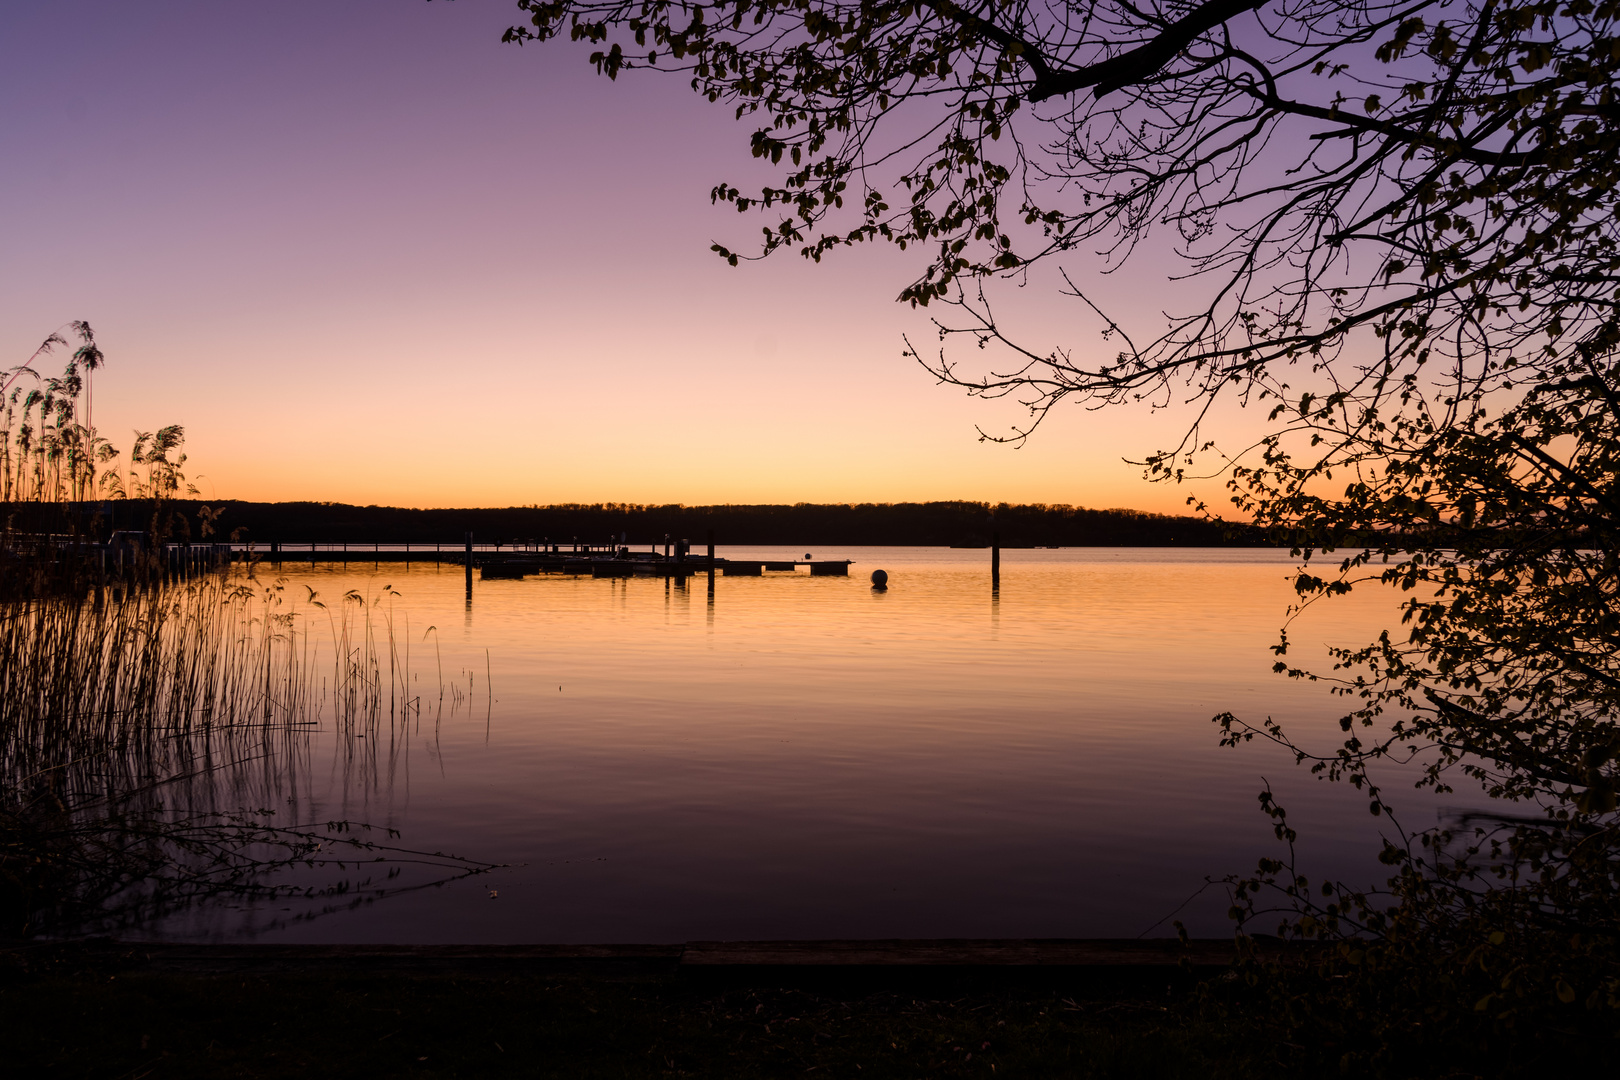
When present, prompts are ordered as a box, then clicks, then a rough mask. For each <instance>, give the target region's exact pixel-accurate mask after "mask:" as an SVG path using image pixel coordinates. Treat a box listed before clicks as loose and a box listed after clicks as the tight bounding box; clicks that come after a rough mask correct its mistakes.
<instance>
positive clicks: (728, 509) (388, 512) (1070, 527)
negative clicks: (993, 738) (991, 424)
mask: <svg viewBox="0 0 1620 1080" xmlns="http://www.w3.org/2000/svg"><path fill="white" fill-rule="evenodd" d="M167 505H168V507H169V509H171V510H174V511H178V515H177V516H178V517H179V518H181V519H192V520H197V519H198V517H199V512H200V511H202V510H203V509H204V508H205V506H206V508H207V509H208V511H209V516H213V515H215V514H217V517H218V520H217V523H216V525H215V526H214V527H215V529H216V530H217V531H218V533H219V534H221V535H231V534H233V533H237V534H238V535H239V536H240V537H242V538H243V539H248V540H253V541H257V542H261V543H268V542H269V541H272V540H280V541H298V540H321V541H336V540H379V541H384V542H394V543H399V542H404V541H411V542H423V543H430V542H433V541H441V542H444V541H454V540H459V539H461V537H462V535H463V534H464V533H466V532H469V531H470V532H472V533H473V534H474V536H475V538H476V539H477V540H478V541H480V542H488V541H502V542H509V541H512V540H539V539H542V538H546V537H549V538H550V539H552V540H553V541H563V542H567V541H571V540H572V539H574V538H576V537H577V538H579V539H580V540H590V541H593V542H597V543H600V542H602V541H603V540H606V539H607V538H609V537H618V536H619V535H621V534H624V535H626V536H627V537H628V538H629V540H630V542H632V543H651V542H654V541H659V542H661V541H662V540H663V538H664V537H665V536H666V535H668V536H669V537H671V538H673V539H677V540H678V539H686V540H690V541H692V542H693V543H694V544H701V543H703V542H704V541H705V540H706V538H707V536H708V534H709V531H710V530H713V532H714V537H715V542H716V543H720V544H793V545H810V546H815V545H822V546H826V545H832V544H845V545H848V544H919V545H951V544H958V545H985V544H988V543H989V542H990V538H991V534H992V533H993V532H994V533H999V534H1000V538H1001V543H1002V544H1003V545H1004V546H1008V547H1019V546H1023V547H1046V546H1062V547H1071V546H1074V547H1079V546H1100V547H1112V546H1144V547H1153V546H1178V547H1209V546H1217V545H1227V544H1257V543H1263V542H1264V538H1263V537H1262V536H1261V535H1260V534H1259V533H1257V532H1256V531H1254V530H1252V529H1250V528H1248V527H1247V526H1241V525H1240V526H1232V525H1223V524H1222V523H1220V522H1216V521H1210V520H1206V519H1203V518H1193V517H1174V516H1171V515H1167V514H1148V513H1142V512H1140V511H1136V510H1088V509H1085V508H1082V507H1075V506H1065V505H1048V504H1045V503H1033V504H1027V505H1010V504H1006V503H1002V504H1000V505H996V506H992V505H991V504H989V503H978V502H930V503H860V504H853V505H851V504H823V503H796V504H794V505H791V506H787V505H780V506H772V505H763V506H743V505H725V506H681V505H679V504H670V505H665V506H643V505H637V504H634V503H595V504H579V503H567V504H562V505H557V506H512V507H505V508H481V509H440V510H412V509H406V508H401V507H393V506H349V505H346V504H343V503H319V502H284V503H256V502H237V501H225V502H218V501H215V502H210V503H207V504H204V503H202V502H200V501H197V500H191V501H187V500H178V501H173V502H170V503H168V504H167ZM104 506H105V511H106V516H107V517H108V519H109V520H106V521H105V522H104V524H103V526H102V527H103V528H107V527H112V528H130V529H139V528H144V527H145V524H144V523H145V522H146V521H148V520H149V519H150V518H151V506H150V505H149V504H148V503H146V502H145V501H144V500H126V501H118V502H109V503H106V504H104ZM238 530H240V532H239V533H238Z"/></svg>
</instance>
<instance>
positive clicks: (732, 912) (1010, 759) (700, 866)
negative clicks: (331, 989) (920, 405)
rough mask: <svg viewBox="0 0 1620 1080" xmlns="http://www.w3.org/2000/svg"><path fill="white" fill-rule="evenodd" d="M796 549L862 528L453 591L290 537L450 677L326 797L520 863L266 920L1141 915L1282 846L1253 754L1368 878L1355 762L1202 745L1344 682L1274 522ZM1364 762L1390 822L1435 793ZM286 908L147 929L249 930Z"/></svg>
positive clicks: (555, 937)
mask: <svg viewBox="0 0 1620 1080" xmlns="http://www.w3.org/2000/svg"><path fill="white" fill-rule="evenodd" d="M803 551H804V549H803V548H797V549H793V550H792V551H789V550H787V549H781V550H777V549H748V550H743V549H735V548H734V549H722V551H721V552H720V554H721V555H726V556H733V557H760V558H767V559H768V558H772V557H774V558H778V559H785V558H790V557H796V556H798V555H802V554H803ZM815 556H816V558H818V559H819V558H827V559H833V558H851V559H854V560H855V561H856V562H855V566H854V567H853V568H852V569H853V574H852V576H851V577H849V578H811V577H809V576H808V575H805V574H803V573H802V572H801V573H800V574H799V575H796V576H789V575H780V576H771V575H767V576H765V577H763V578H736V579H727V578H725V577H721V578H720V579H719V580H718V581H717V582H716V586H715V589H714V592H713V594H712V595H711V594H710V593H709V591H708V588H707V583H706V582H705V580H704V579H703V578H702V577H698V578H694V579H692V580H691V581H690V582H685V583H683V582H680V581H670V580H664V579H654V578H647V579H641V578H635V579H619V580H612V579H603V580H596V579H590V578H549V579H548V578H543V577H541V578H536V577H530V578H527V579H524V580H514V581H480V582H478V583H477V584H476V587H475V593H474V599H473V602H472V603H471V605H470V606H468V605H467V604H466V602H465V599H464V583H463V578H462V574H461V571H460V569H459V568H455V567H446V568H443V569H442V570H436V569H435V568H434V567H432V566H431V565H429V566H425V567H424V566H413V567H411V568H409V569H406V568H403V567H400V566H388V565H384V566H382V567H379V568H377V569H376V571H375V572H373V571H372V569H371V568H369V567H360V566H353V565H351V566H349V567H347V568H342V567H331V568H329V567H315V568H310V567H307V566H300V567H295V566H292V565H290V564H289V565H288V566H286V567H284V568H282V569H281V571H280V574H281V576H282V579H283V580H284V582H285V583H286V587H287V588H289V589H293V588H295V587H310V588H314V589H316V590H317V591H318V592H319V593H321V594H322V595H341V594H342V593H343V592H344V591H345V590H348V589H351V588H353V589H361V590H365V589H370V590H372V591H373V592H375V591H376V590H378V589H379V588H380V586H381V585H382V584H385V583H386V584H388V585H391V586H392V587H393V588H394V589H395V590H397V591H398V592H399V593H400V594H401V596H400V597H399V598H398V599H397V600H396V601H395V605H396V611H399V612H404V613H408V614H409V617H410V619H411V622H412V625H413V626H418V627H421V626H426V625H429V624H432V625H436V626H437V627H439V628H440V637H441V642H440V647H441V650H442V653H441V657H440V661H439V662H440V663H442V666H443V670H444V672H445V676H444V677H445V682H446V684H447V686H449V687H450V688H451V690H452V692H454V693H456V694H461V695H464V699H463V700H464V701H465V703H466V704H467V705H469V706H471V707H470V708H468V709H465V710H463V711H461V712H459V713H458V714H457V715H456V716H455V717H454V718H450V719H446V720H445V721H444V722H443V723H442V724H441V725H440V726H439V728H438V729H437V732H436V737H435V738H434V739H431V740H429V739H426V738H418V737H416V736H414V735H413V737H412V740H411V741H410V743H409V745H408V750H409V752H408V753H406V754H404V755H402V756H400V757H399V758H397V760H396V764H395V772H394V776H395V781H394V783H395V786H394V787H393V789H392V790H391V791H390V790H388V789H387V788H386V787H385V786H383V785H373V786H372V787H371V788H369V789H368V791H369V794H367V795H364V796H362V795H360V794H359V793H357V792H356V791H354V790H351V789H350V788H349V787H348V786H347V784H348V781H346V780H345V779H344V775H343V772H342V768H341V767H340V763H339V762H337V761H336V760H335V759H332V760H316V761H315V762H313V763H312V766H311V768H310V770H309V776H310V777H311V778H312V781H313V782H314V784H315V787H314V789H313V790H311V791H310V792H309V793H308V796H307V797H308V800H309V805H310V806H312V807H317V808H319V809H318V810H317V816H323V815H324V816H335V815H337V814H338V810H337V808H339V807H342V808H343V810H342V814H344V815H347V814H348V813H349V812H350V811H349V808H350V807H363V811H364V814H365V815H366V816H369V817H370V819H371V820H373V821H376V822H377V823H378V824H382V825H386V826H390V827H393V828H397V829H399V830H401V831H402V832H403V834H404V835H405V836H406V837H408V838H409V840H410V842H411V845H412V846H413V847H418V848H422V849H426V850H454V851H458V852H460V853H463V854H466V855H470V856H474V857H478V858H483V859H488V860H492V861H499V862H503V863H513V864H520V865H515V866H513V867H511V868H509V869H506V870H503V871H499V872H497V874H496V875H495V876H494V877H492V878H485V879H480V880H478V881H475V882H466V883H461V884H453V885H450V886H447V887H445V888H443V889H437V890H432V891H429V892H423V893H418V894H414V895H411V896H406V897H401V898H399V899H397V900H393V901H390V902H388V903H386V904H380V905H375V906H372V907H369V908H367V909H365V910H364V911H357V912H354V913H352V914H338V915H334V916H332V917H330V918H326V919H321V920H317V921H313V922H309V923H300V924H294V925H288V926H279V927H272V928H271V929H270V930H269V931H268V932H266V933H265V939H266V940H306V941H356V942H369V941H394V942H411V941H416V942H502V941H505V942H535V941H556V942H567V941H681V940H692V939H724V938H731V939H738V938H755V939H765V938H817V937H854V938H859V937H1049V936H1069V937H1090V936H1135V935H1137V934H1139V933H1142V932H1144V931H1147V930H1150V929H1151V928H1153V927H1154V926H1155V924H1158V925H1157V929H1156V930H1155V931H1154V932H1155V933H1161V934H1164V933H1169V932H1170V931H1169V929H1168V923H1167V922H1163V923H1160V920H1161V919H1162V918H1164V917H1167V916H1169V915H1170V914H1171V913H1172V912H1173V911H1176V910H1177V909H1178V905H1181V904H1182V903H1183V901H1185V900H1187V898H1188V896H1189V895H1190V894H1192V893H1194V892H1195V891H1196V890H1197V888H1198V887H1199V885H1200V884H1201V883H1202V882H1203V880H1204V879H1205V877H1206V876H1207V875H1215V876H1219V875H1223V874H1226V873H1229V872H1241V871H1247V870H1248V869H1250V868H1251V867H1252V864H1253V861H1254V859H1255V857H1256V856H1258V855H1260V854H1262V853H1274V850H1273V847H1272V843H1273V841H1272V840H1271V834H1270V831H1269V828H1268V822H1267V821H1266V819H1265V818H1263V816H1262V815H1261V814H1260V813H1259V812H1258V810H1257V809H1256V802H1255V795H1256V793H1257V792H1258V791H1259V790H1260V788H1261V787H1262V786H1263V784H1264V783H1265V782H1266V780H1269V781H1270V783H1271V785H1272V787H1273V788H1274V790H1276V792H1277V793H1278V795H1279V797H1280V798H1281V800H1282V801H1283V802H1284V803H1285V805H1287V806H1288V807H1289V808H1290V811H1291V815H1290V820H1291V822H1293V823H1294V824H1296V826H1297V827H1298V828H1299V829H1300V832H1301V835H1302V843H1303V846H1304V852H1305V868H1306V871H1307V872H1308V873H1310V875H1311V876H1312V877H1321V876H1323V875H1326V874H1331V875H1336V876H1343V877H1347V878H1350V879H1353V880H1361V881H1370V880H1374V879H1376V878H1378V877H1379V869H1380V868H1379V867H1378V865H1377V863H1376V859H1375V858H1374V856H1375V853H1376V847H1377V845H1376V841H1375V838H1376V836H1377V830H1378V828H1379V827H1380V825H1386V823H1385V822H1383V821H1380V820H1375V819H1370V818H1369V817H1368V815H1367V812H1366V809H1365V805H1364V802H1363V801H1362V800H1361V798H1360V797H1359V796H1358V795H1356V793H1355V792H1353V791H1349V790H1340V789H1338V788H1337V787H1334V786H1330V785H1327V784H1323V783H1318V782H1316V781H1314V780H1312V779H1310V778H1309V777H1308V776H1306V775H1305V774H1304V770H1302V769H1300V768H1299V767H1297V766H1295V764H1294V763H1293V760H1292V758H1291V757H1288V756H1286V755H1283V754H1281V753H1278V752H1276V751H1272V750H1268V749H1266V748H1264V747H1261V746H1258V745H1251V746H1249V747H1245V748H1243V749H1241V750H1235V751H1234V750H1222V749H1220V748H1219V747H1218V746H1217V734H1216V730H1215V727H1214V725H1213V724H1211V723H1210V718H1211V717H1212V716H1214V715H1215V714H1216V713H1219V712H1221V711H1223V710H1231V711H1233V712H1236V713H1238V714H1240V715H1245V716H1252V717H1261V716H1274V717H1276V718H1277V719H1279V720H1282V721H1284V722H1285V723H1287V724H1288V725H1289V726H1290V727H1291V728H1292V729H1294V730H1297V731H1301V732H1308V731H1312V730H1316V731H1320V732H1321V733H1322V735H1323V738H1324V741H1326V740H1328V739H1329V738H1330V737H1332V736H1336V735H1337V727H1336V724H1335V723H1334V721H1335V720H1336V718H1337V716H1338V715H1339V713H1340V712H1341V711H1342V710H1341V709H1340V708H1338V707H1337V703H1336V701H1335V700H1334V699H1331V698H1329V697H1328V696H1327V695H1326V694H1325V692H1323V690H1322V688H1321V687H1319V686H1312V685H1308V684H1305V685H1302V684H1296V683H1290V682H1287V681H1285V680H1283V679H1281V678H1280V677H1278V676H1276V675H1274V674H1272V672H1271V670H1270V669H1271V664H1272V661H1273V659H1274V658H1273V657H1272V655H1271V653H1270V652H1269V646H1270V645H1272V644H1273V643H1275V640H1276V631H1277V628H1278V626H1279V624H1280V621H1281V619H1282V617H1283V613H1284V610H1285V608H1286V606H1287V604H1288V602H1289V600H1290V597H1291V595H1292V590H1291V588H1290V587H1289V584H1288V582H1289V568H1290V566H1291V565H1292V563H1291V561H1290V560H1289V559H1288V557H1287V555H1286V553H1284V552H1276V551H1254V550H1185V549H1128V550H1112V549H1070V550H1063V551H1007V552H1004V554H1003V565H1002V572H1001V587H1000V590H999V594H998V595H997V596H996V597H992V595H991V591H990V583H989V573H988V552H984V551H950V550H945V549H896V548H872V549H853V548H852V549H834V550H826V551H817V552H815ZM875 568H883V569H885V570H887V571H888V573H889V575H890V580H889V587H888V589H887V590H886V591H882V592H877V591H874V590H873V589H872V588H871V587H870V585H869V584H868V582H867V575H868V574H869V573H870V571H871V570H872V569H875ZM268 572H269V571H268V570H265V571H261V573H268ZM1393 603H1394V600H1393V598H1392V597H1388V596H1384V597H1376V596H1375V597H1369V598H1353V599H1352V600H1350V601H1347V602H1344V603H1341V604H1339V605H1338V606H1336V607H1334V608H1332V609H1330V610H1329V611H1328V613H1327V614H1328V615H1329V616H1330V619H1323V620H1319V621H1317V622H1312V621H1311V620H1309V619H1307V620H1305V621H1304V622H1302V623H1300V624H1296V625H1295V627H1294V628H1293V630H1292V631H1291V639H1292V640H1293V641H1294V642H1295V646H1294V648H1295V650H1296V652H1295V655H1297V656H1300V657H1304V656H1305V655H1307V654H1308V653H1310V652H1311V651H1312V650H1316V649H1319V648H1322V647H1324V646H1325V645H1326V644H1328V643H1343V642H1347V641H1362V640H1367V639H1369V638H1370V637H1371V636H1372V635H1375V634H1376V632H1377V630H1378V629H1379V628H1380V627H1381V626H1382V625H1384V623H1385V617H1386V616H1387V615H1388V613H1389V611H1391V610H1392V609H1393ZM451 628H453V629H451ZM1319 655H1320V654H1319ZM421 670H422V667H421V665H420V663H417V664H416V668H415V671H416V672H418V673H420V672H421ZM417 677H418V676H417V674H413V675H412V679H416V678H417ZM312 745H315V744H312ZM320 745H322V746H325V747H327V748H328V752H329V753H330V752H332V751H333V748H335V747H336V746H338V745H340V744H339V743H337V742H331V741H328V742H325V743H321V744H320ZM1387 786H1388V789H1389V790H1390V791H1391V798H1392V800H1393V801H1394V803H1395V805H1396V806H1397V808H1398V809H1401V810H1402V811H1403V812H1404V813H1405V816H1406V819H1407V820H1408V821H1409V822H1413V823H1421V822H1422V821H1424V820H1432V815H1433V814H1434V813H1435V812H1436V810H1437V809H1439V807H1438V805H1437V804H1435V803H1434V802H1433V801H1432V800H1425V799H1420V798H1419V797H1418V796H1417V795H1416V794H1415V793H1413V794H1409V795H1408V796H1407V797H1405V798H1402V797H1401V796H1400V790H1401V787H1402V785H1401V782H1400V780H1399V778H1398V777H1393V776H1392V777H1391V778H1390V779H1389V780H1388V782H1387ZM491 890H495V891H496V892H497V893H498V895H497V896H496V897H495V898H491V896H490V892H491ZM1226 906H1227V901H1226V899H1225V897H1224V895H1222V894H1220V893H1219V892H1218V891H1214V892H1206V893H1204V894H1203V895H1201V896H1199V897H1197V898H1196V899H1194V900H1193V901H1191V902H1190V903H1189V904H1187V906H1186V907H1184V908H1181V909H1180V911H1179V914H1178V916H1177V917H1179V918H1181V919H1183V920H1184V921H1185V922H1187V924H1188V926H1189V928H1190V929H1191V930H1192V931H1193V932H1194V933H1199V934H1211V935H1220V934H1224V933H1225V932H1227V930H1228V929H1229V927H1228V926H1227V924H1226V922H1225V920H1224V914H1223V913H1224V911H1225V909H1226ZM275 917H276V913H275V912H274V911H271V910H269V907H268V906H261V908H260V909H259V910H257V911H256V912H254V913H252V914H251V917H248V916H241V915H236V916H232V917H231V918H217V919H214V920H211V921H208V920H205V921H197V920H195V919H193V920H190V921H172V922H170V923H168V924H165V925H164V926H162V927H160V928H159V930H160V932H162V933H166V934H170V935H191V936H199V937H226V938H228V937H240V936H245V935H248V934H250V933H254V932H259V931H262V930H263V926H264V921H265V920H273V919H274V918H275Z"/></svg>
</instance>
